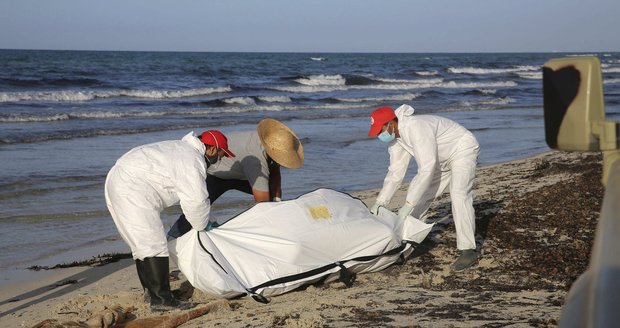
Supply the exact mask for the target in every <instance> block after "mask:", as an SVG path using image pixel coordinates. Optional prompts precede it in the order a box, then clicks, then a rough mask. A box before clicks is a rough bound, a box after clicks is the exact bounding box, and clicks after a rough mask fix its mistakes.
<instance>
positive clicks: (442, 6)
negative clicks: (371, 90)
mask: <svg viewBox="0 0 620 328" xmlns="http://www.w3.org/2000/svg"><path fill="white" fill-rule="evenodd" d="M619 34H620V0H480V1H477V0H425V1H420V0H408V1H407V0H314V1H309V0H308V1H304V0H169V1H163V0H96V1H94V0H0V49H64V50H152V51H251V52H550V51H568V52H576V51H579V52H594V51H620V36H619Z"/></svg>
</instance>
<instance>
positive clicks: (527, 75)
mask: <svg viewBox="0 0 620 328" xmlns="http://www.w3.org/2000/svg"><path fill="white" fill-rule="evenodd" d="M515 73H516V74H517V75H518V76H519V77H520V78H523V79H530V80H542V78H543V75H542V72H515Z"/></svg>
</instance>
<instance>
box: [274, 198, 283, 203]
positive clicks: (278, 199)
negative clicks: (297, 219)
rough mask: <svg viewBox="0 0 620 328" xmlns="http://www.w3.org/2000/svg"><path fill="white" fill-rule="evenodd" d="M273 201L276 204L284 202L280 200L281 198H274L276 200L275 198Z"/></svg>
mask: <svg viewBox="0 0 620 328" xmlns="http://www.w3.org/2000/svg"><path fill="white" fill-rule="evenodd" d="M273 201H274V202H281V201H282V198H280V197H274V198H273Z"/></svg>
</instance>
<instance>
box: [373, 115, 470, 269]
mask: <svg viewBox="0 0 620 328" xmlns="http://www.w3.org/2000/svg"><path fill="white" fill-rule="evenodd" d="M413 112H414V109H413V107H411V106H409V105H402V106H400V107H398V109H396V110H394V109H392V108H390V107H381V108H378V109H376V110H375V111H373V112H372V115H371V120H370V121H371V127H370V132H369V133H368V135H369V136H377V137H378V138H379V140H381V141H383V142H386V143H388V144H389V147H388V152H389V155H390V166H389V168H388V173H387V175H386V176H385V180H384V182H383V188H382V189H381V192H380V193H379V195H378V196H377V199H376V201H375V203H374V205H373V206H372V207H371V209H370V211H371V212H372V213H373V214H375V215H377V214H378V212H379V207H382V206H386V205H387V204H388V203H389V202H390V200H391V199H392V196H393V195H394V193H395V192H396V189H398V187H399V186H400V184H401V182H402V180H403V178H404V177H405V173H406V172H407V167H408V166H409V161H410V160H411V157H414V158H415V161H416V163H417V166H418V172H417V174H416V176H415V177H414V178H413V180H412V181H411V184H410V185H409V189H408V190H407V196H406V201H405V204H404V205H403V206H402V207H401V208H400V209H399V211H398V216H399V217H400V218H401V219H405V218H406V217H407V216H409V215H411V216H413V217H415V218H417V219H421V218H422V217H423V216H424V214H425V213H426V211H427V210H428V208H429V206H430V204H431V202H432V201H433V199H434V198H435V197H438V196H439V195H441V194H442V193H443V191H444V190H445V189H446V188H447V187H448V186H450V198H451V200H452V216H453V218H454V224H455V225H456V245H457V248H458V249H459V250H460V251H461V254H460V256H459V257H458V259H457V260H456V261H455V262H454V263H453V264H452V265H451V266H450V267H451V268H452V269H453V270H455V271H460V270H464V269H467V268H469V267H470V266H472V265H474V264H475V263H476V262H477V261H478V253H477V251H476V241H475V237H474V231H475V227H476V222H475V213H474V207H473V190H472V189H473V183H474V177H475V174H476V161H477V158H478V153H479V150H480V146H479V145H478V141H477V140H476V138H475V137H474V135H473V134H472V133H471V132H470V131H468V130H467V129H465V128H464V127H462V126H461V125H459V124H458V123H456V122H454V121H452V120H449V119H447V118H444V117H440V116H435V115H413Z"/></svg>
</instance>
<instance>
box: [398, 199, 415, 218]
mask: <svg viewBox="0 0 620 328" xmlns="http://www.w3.org/2000/svg"><path fill="white" fill-rule="evenodd" d="M411 212H413V205H411V204H409V203H405V205H403V207H401V208H400V209H399V210H398V218H399V219H401V220H404V219H406V218H407V216H409V214H411Z"/></svg>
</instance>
